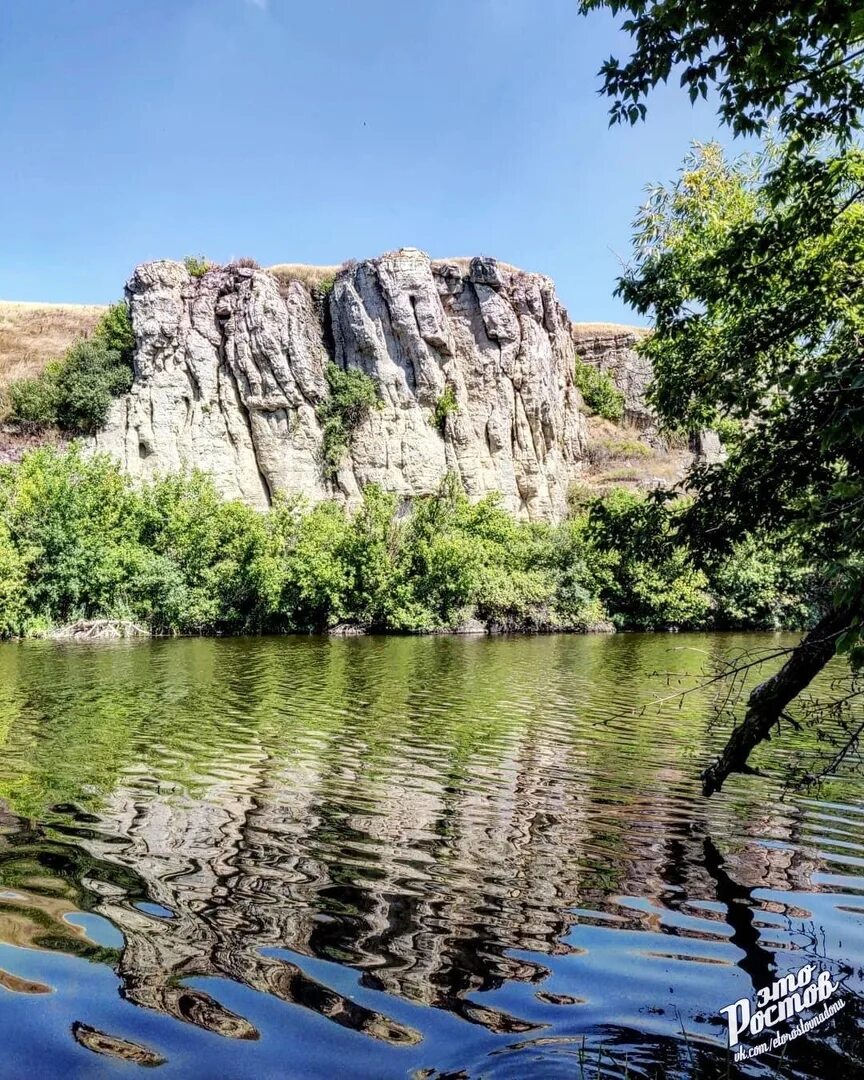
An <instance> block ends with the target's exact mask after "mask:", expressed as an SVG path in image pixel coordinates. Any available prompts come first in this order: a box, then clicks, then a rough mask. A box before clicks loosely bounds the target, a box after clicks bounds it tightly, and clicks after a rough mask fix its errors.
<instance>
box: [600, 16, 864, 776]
mask: <svg viewBox="0 0 864 1080" xmlns="http://www.w3.org/2000/svg"><path fill="white" fill-rule="evenodd" d="M580 7H581V10H582V11H583V12H589V11H591V10H594V9H598V8H609V9H611V10H612V12H613V13H614V14H618V13H621V12H626V13H627V14H628V17H627V18H626V19H625V21H624V22H623V25H622V29H623V30H624V31H625V32H627V33H629V34H630V36H631V38H632V40H633V53H632V55H631V57H630V58H629V59H628V60H627V61H626V62H625V63H624V64H622V63H620V62H619V61H618V60H616V59H615V58H614V57H613V58H610V59H609V60H608V61H607V62H606V63H605V64H604V65H603V67H602V69H601V75H602V78H603V92H604V93H605V94H607V95H608V96H610V97H612V98H613V105H612V110H611V113H612V120H613V122H614V121H622V120H626V121H629V122H631V123H635V122H637V121H638V120H640V119H641V118H644V116H645V112H646V108H645V104H644V99H645V98H646V97H647V96H648V94H649V93H650V91H651V90H652V88H653V87H655V86H656V85H657V83H658V82H661V81H663V82H665V81H666V80H667V79H668V78H669V76H670V75H671V74H672V73H673V71H675V72H676V73H677V71H678V70H680V71H681V76H680V80H681V84H682V86H685V87H687V88H688V91H689V95H690V98H691V100H695V99H696V98H697V97H698V96H699V95H700V94H701V95H702V96H707V94H708V90H709V88H712V87H713V88H715V89H716V90H717V92H718V94H719V99H720V108H719V114H720V117H721V120H722V121H723V122H724V123H725V124H727V125H728V126H730V127H731V128H732V130H733V131H734V132H735V133H736V134H740V133H745V134H764V133H765V132H766V131H767V129H768V125H769V123H770V122H772V121H774V122H776V124H777V127H778V129H779V131H780V134H781V137H782V138H785V140H786V141H785V144H784V145H781V146H778V147H772V146H769V147H768V148H767V150H766V152H765V153H764V154H763V155H762V156H760V157H759V158H757V159H756V160H755V161H750V162H743V163H738V164H736V165H734V166H729V165H727V164H726V163H725V162H724V161H723V160H722V156H721V155H720V152H719V150H717V149H716V148H702V149H701V150H697V152H696V155H695V156H694V157H691V159H690V160H689V161H688V162H687V163H686V165H685V169H684V171H683V173H682V175H681V176H680V177H679V180H678V181H677V183H675V184H673V185H671V186H670V187H667V188H657V189H655V190H654V191H653V192H652V195H651V198H650V199H649V203H648V206H647V207H646V208H645V210H644V211H643V213H642V214H641V215H640V217H639V219H638V220H637V226H636V254H635V258H634V263H633V266H632V268H631V269H630V271H629V272H628V273H627V274H626V275H625V277H624V278H623V280H622V282H621V285H620V290H619V291H620V292H621V294H622V295H623V296H624V297H625V298H626V299H628V300H629V301H630V303H631V304H632V305H633V306H634V307H635V308H636V310H637V311H640V312H641V313H643V314H646V315H650V316H651V317H652V318H653V320H654V324H655V329H654V333H653V335H651V337H650V339H649V340H648V341H647V342H646V344H645V348H646V350H647V351H648V354H649V355H650V356H651V359H652V361H653V363H654V366H655V384H654V390H653V401H654V404H655V406H656V407H657V409H658V411H659V413H660V415H661V418H662V419H663V421H664V422H665V423H666V425H667V426H668V427H671V428H677V429H680V428H681V427H687V426H695V425H699V424H702V423H704V422H705V421H706V420H708V419H709V418H710V419H713V420H715V422H716V421H717V420H719V421H720V422H721V423H722V422H726V421H728V420H743V421H746V424H745V426H744V427H743V428H742V430H741V432H740V434H736V436H735V438H734V439H732V440H731V441H730V443H729V444H728V445H729V449H730V454H729V457H728V459H727V461H726V462H725V463H722V464H719V465H715V466H712V467H706V468H701V469H697V470H696V472H695V473H694V475H692V476H691V478H690V484H691V487H692V488H693V490H695V492H696V493H697V498H696V500H695V502H694V504H693V510H692V513H691V515H690V532H691V535H697V534H698V535H699V536H700V537H701V542H702V543H703V545H705V544H707V545H709V546H711V547H714V548H715V549H716V548H720V547H722V546H723V545H724V544H725V545H727V546H728V545H729V544H730V538H731V534H732V533H733V532H734V533H736V534H737V535H739V536H740V535H742V534H743V535H744V536H748V535H757V534H759V533H762V534H763V535H764V534H765V533H770V534H773V535H774V536H775V537H779V536H784V535H785V536H786V537H788V539H789V541H790V542H791V543H793V544H795V545H797V546H798V548H799V549H800V551H801V552H802V555H803V556H804V557H805V558H808V557H809V558H812V560H813V562H814V565H815V566H816V567H818V568H820V570H821V573H822V574H823V576H824V578H825V580H826V581H827V582H828V583H829V585H830V592H831V599H830V602H829V603H828V604H826V606H825V609H824V611H823V614H822V615H821V617H820V618H819V620H818V621H817V623H816V625H815V626H814V627H813V628H812V630H811V631H810V632H809V633H808V634H807V635H806V636H805V637H804V638H803V640H802V641H801V643H800V644H799V645H798V647H797V648H795V649H794V650H793V651H792V652H791V653H790V655H789V656H788V657H787V659H786V662H785V663H784V664H783V667H782V668H781V669H780V671H778V672H777V673H776V674H775V675H774V676H772V677H771V678H769V679H767V680H766V681H765V682H764V683H762V684H760V685H759V686H758V687H757V688H756V689H755V690H754V691H753V692H752V693H751V694H750V696H749V698H748V702H747V708H746V713H745V716H744V718H743V720H742V721H741V722H740V723H739V724H738V725H737V727H736V728H735V729H734V730H733V732H732V734H731V736H730V738H729V741H728V743H727V745H726V747H725V749H724V751H723V753H722V754H721V755H720V757H719V758H718V759H717V761H716V762H714V763H712V765H711V766H709V768H708V769H707V770H706V772H705V774H704V777H703V788H704V791H705V793H706V794H709V795H710V794H711V793H712V792H714V791H716V790H718V789H719V788H720V787H721V785H722V784H723V782H724V780H725V779H726V777H727V776H728V775H729V774H730V773H731V772H746V771H749V770H750V766H749V764H748V758H749V756H750V753H751V752H752V750H753V749H754V748H755V747H756V746H757V745H758V743H759V742H761V741H762V740H763V739H765V738H768V737H769V735H770V732H771V729H772V728H773V727H774V726H775V725H776V724H777V723H779V720H780V718H781V717H782V716H783V715H785V712H786V710H787V708H788V707H789V705H790V704H791V703H792V702H793V701H794V700H795V699H796V698H797V697H798V695H799V694H800V693H801V692H802V691H803V690H804V689H805V688H806V687H807V686H808V685H809V683H810V681H811V680H812V678H813V677H814V676H815V675H816V674H817V673H818V672H819V671H820V670H821V669H822V668H823V667H824V665H825V664H826V663H827V662H828V661H829V660H830V659H831V658H832V657H833V656H834V655H835V654H836V653H837V652H838V651H839V652H845V653H847V654H848V656H849V659H850V663H851V665H852V669H853V671H854V670H857V669H858V668H859V667H860V666H861V662H862V659H864V657H862V652H864V650H862V646H861V622H862V604H864V576H862V568H861V562H862V557H861V545H860V539H859V538H860V535H861V525H862V522H861V520H860V518H861V513H862V503H864V497H862V480H861V462H862V461H864V447H862V434H864V414H862V403H861V395H862V391H864V376H862V375H861V359H862V351H864V295H862V283H864V273H862V271H864V263H862V214H864V206H862V197H864V169H862V153H861V151H860V149H858V148H857V147H856V146H855V144H854V141H853V140H854V137H855V135H856V133H857V131H858V130H860V127H861V115H862V110H864V80H862V71H864V67H862V65H864V12H862V9H861V8H860V5H857V4H849V3H839V4H837V3H831V2H828V0H807V2H805V3H798V2H795V3H792V2H791V0H769V3H768V5H767V6H764V5H763V6H758V7H754V6H753V5H752V4H749V3H746V4H745V3H743V2H738V0H733V2H732V4H731V6H730V4H729V3H724V4H723V5H720V4H718V3H716V2H715V0H700V2H699V3H698V4H695V5H693V4H683V3H681V2H680V0H672V2H669V3H661V4H648V3H646V2H644V0H628V2H622V0H581V4H580ZM679 393H680V395H681V396H680V398H678V399H677V400H676V397H675V395H676V394H679ZM853 743H854V737H853V738H852V739H851V740H850V743H849V744H848V746H849V747H851V746H852V745H853ZM847 749H848V747H847ZM842 754H843V751H842V750H841V753H840V756H841V757H842Z"/></svg>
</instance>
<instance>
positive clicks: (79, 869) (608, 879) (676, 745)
mask: <svg viewBox="0 0 864 1080" xmlns="http://www.w3.org/2000/svg"><path fill="white" fill-rule="evenodd" d="M788 641H789V639H783V638H780V637H777V636H773V635H746V636H734V635H714V636H712V635H617V636H598V637H567V636H560V637H534V638H531V637H523V638H499V639H486V638H454V637H439V638H435V637H432V638H357V639H316V638H293V639H291V638H281V639H275V638H272V639H230V640H229V639H222V640H218V639H217V640H212V639H211V640H182V641H155V642H154V641H146V642H139V643H133V642H128V643H118V644H107V645H105V644H103V645H76V644H65V645H61V644H57V643H53V642H32V643H26V644H7V645H0V741H2V752H0V1076H2V1077H14V1078H21V1077H49V1078H53V1077H64V1078H68V1077H103V1076H114V1075H117V1076H127V1077H128V1076H132V1075H135V1074H137V1073H138V1072H140V1071H141V1070H142V1068H143V1067H144V1066H145V1065H147V1064H149V1065H158V1068H157V1070H156V1073H157V1074H158V1075H160V1076H165V1077H182V1078H184V1080H186V1078H202V1080H204V1078H206V1080H214V1078H231V1080H238V1078H247V1077H248V1078H255V1080H260V1078H265V1077H303V1078H306V1077H321V1078H328V1080H329V1078H335V1077H348V1078H355V1077H357V1078H361V1077H362V1078H366V1077H368V1078H374V1080H384V1078H389V1077H404V1078H413V1080H420V1078H424V1080H431V1078H439V1080H444V1078H449V1080H457V1078H469V1077H470V1078H472V1080H473V1078H479V1077H508V1078H509V1077H513V1078H520V1080H521V1078H524V1077H529V1078H532V1080H533V1078H545V1077H556V1078H557V1077H577V1078H582V1077H585V1078H588V1077H591V1078H593V1077H599V1076H604V1077H605V1076H616V1077H667V1076H668V1077H678V1076H680V1077H714V1076H716V1077H721V1076H722V1077H726V1076H739V1075H743V1076H766V1077H769V1076H770V1077H773V1076H789V1077H793V1076H794V1077H819V1078H821V1077H829V1076H830V1077H831V1078H832V1080H834V1078H836V1080H841V1078H844V1080H845V1078H847V1077H857V1076H862V1075H864V1067H862V1064H861V1056H862V1053H861V1031H862V1027H861V1024H862V1015H864V1010H862V1007H861V1000H862V999H861V996H860V995H861V993H862V991H864V978H862V976H864V973H862V967H864V784H862V782H861V781H860V780H855V779H841V780H838V781H833V782H832V783H831V785H830V786H829V787H826V788H822V789H820V790H818V791H816V792H814V791H810V792H809V793H807V794H795V795H789V794H787V793H785V791H784V788H783V785H782V779H781V778H782V775H783V774H784V773H785V771H786V770H787V769H788V768H789V767H790V765H791V764H793V763H794V762H796V761H798V760H799V759H800V760H802V761H804V762H805V764H806V763H807V761H808V759H809V758H810V757H812V755H814V754H819V753H823V752H824V750H825V747H824V746H823V745H822V743H821V741H820V740H819V739H818V738H817V737H816V736H815V735H814V734H813V732H811V731H808V730H807V729H804V730H802V731H801V732H797V733H796V732H795V731H794V730H792V729H791V728H788V730H784V732H783V737H782V739H780V740H774V741H773V742H772V744H771V746H770V747H769V748H768V750H767V752H766V753H764V754H763V755H762V757H761V763H762V766H763V767H764V769H765V770H766V771H767V772H768V773H769V775H768V776H766V777H748V778H735V779H733V780H732V781H730V782H729V784H728V785H727V789H726V790H724V792H723V793H722V794H721V795H720V796H715V797H714V798H713V799H711V800H709V801H706V800H704V799H702V797H701V796H700V794H699V789H698V779H697V777H698V772H699V769H700V767H701V766H702V764H704V762H705V761H706V760H707V759H708V757H709V756H710V753H711V751H712V749H716V747H717V745H718V744H719V741H720V738H721V733H720V732H715V731H713V730H712V726H711V725H710V724H709V719H710V714H711V712H712V709H713V708H714V707H716V706H717V705H718V703H719V702H720V701H721V699H720V697H719V694H720V692H721V691H720V687H719V684H718V685H715V686H713V687H710V688H706V689H702V690H697V692H694V693H692V694H689V695H687V696H686V697H684V698H683V699H676V698H675V697H674V695H675V694H676V693H677V692H678V691H679V690H681V689H686V688H688V687H692V686H695V685H696V683H695V681H694V680H695V679H696V677H698V676H699V675H700V673H708V672H710V671H712V670H715V666H716V665H717V664H718V663H720V662H722V660H723V658H728V657H730V656H732V655H735V654H737V653H740V652H741V651H742V650H748V651H749V652H752V651H753V650H760V649H765V650H770V649H774V648H776V647H777V646H778V644H783V643H784V642H786V643H787V644H788ZM828 688H829V686H828V680H827V679H826V680H823V684H822V690H823V691H824V690H826V689H828ZM662 698H665V699H667V700H665V701H658V699H662ZM847 719H848V718H847ZM835 722H836V723H841V722H845V721H844V718H843V717H840V718H839V719H838V720H837V721H834V720H832V721H830V722H829V723H828V726H829V727H830V726H831V725H832V724H834V723H835ZM808 963H810V964H812V965H814V966H815V967H814V970H816V971H819V970H823V969H827V970H830V972H831V973H832V974H831V978H832V980H833V981H834V984H835V985H836V986H837V990H836V991H835V993H834V997H833V998H832V1000H834V1001H837V1000H842V1001H843V1007H842V1009H841V1010H840V1011H838V1013H837V1014H836V1016H834V1017H833V1018H831V1019H829V1020H827V1021H826V1022H825V1023H824V1024H822V1025H820V1026H818V1027H816V1028H814V1029H813V1030H812V1031H811V1032H810V1033H808V1034H805V1035H803V1036H801V1037H800V1038H798V1039H795V1040H793V1041H790V1042H788V1043H787V1044H786V1046H785V1048H784V1050H783V1051H778V1052H777V1053H776V1054H774V1056H770V1055H769V1056H765V1055H762V1056H759V1057H755V1058H752V1059H750V1060H749V1061H747V1062H743V1063H736V1062H735V1061H734V1060H733V1059H732V1058H731V1056H730V1054H729V1052H728V1050H727V1043H728V1037H727V1031H726V1020H725V1016H724V1015H723V1014H721V1011H720V1010H721V1009H722V1008H723V1007H724V1006H727V1005H729V1004H731V1003H733V1002H735V1001H737V1000H739V999H742V998H745V999H750V998H752V996H753V994H754V992H755V990H756V989H758V988H759V987H762V986H766V985H768V984H770V983H771V982H772V980H773V979H775V978H777V977H778V976H780V975H784V974H786V973H787V972H795V971H798V970H799V969H800V968H801V967H802V966H803V965H805V964H808ZM753 1008H754V1010H755V1008H756V1006H755V1005H754V1006H753ZM815 1012H816V1010H815V1009H814V1010H813V1011H812V1012H805V1013H803V1014H802V1015H803V1017H805V1018H806V1017H809V1016H812V1015H815ZM792 1026H793V1022H792V1021H789V1022H787V1023H786V1024H784V1025H781V1026H779V1027H777V1028H776V1029H775V1030H776V1031H781V1030H787V1031H788V1030H790V1029H791V1028H792ZM772 1033H773V1032H772ZM759 1041H760V1040H759V1039H758V1038H754V1037H753V1036H751V1035H749V1034H747V1033H745V1034H744V1035H742V1044H741V1045H746V1046H753V1045H755V1044H756V1043H758V1042H759Z"/></svg>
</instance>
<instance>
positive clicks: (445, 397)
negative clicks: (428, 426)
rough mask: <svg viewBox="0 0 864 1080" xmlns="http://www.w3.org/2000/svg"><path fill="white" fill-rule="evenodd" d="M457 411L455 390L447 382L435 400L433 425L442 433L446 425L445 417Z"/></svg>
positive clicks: (457, 404) (457, 403)
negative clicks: (442, 391)
mask: <svg viewBox="0 0 864 1080" xmlns="http://www.w3.org/2000/svg"><path fill="white" fill-rule="evenodd" d="M457 412H459V402H458V401H457V400H456V391H455V390H454V389H453V387H452V386H451V385H450V383H448V384H447V385H446V386H445V387H444V393H443V394H442V395H441V396H440V397H439V398H438V400H437V401H436V402H435V412H434V420H435V427H436V428H437V429H438V431H439V432H440V433H441V434H442V435H443V434H444V429H445V428H446V426H447V417H448V416H452V415H453V414H454V413H457Z"/></svg>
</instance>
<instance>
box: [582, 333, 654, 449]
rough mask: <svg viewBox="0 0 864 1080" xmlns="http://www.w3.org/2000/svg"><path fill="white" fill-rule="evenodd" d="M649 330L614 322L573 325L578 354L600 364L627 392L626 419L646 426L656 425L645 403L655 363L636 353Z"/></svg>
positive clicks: (591, 362)
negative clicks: (652, 366)
mask: <svg viewBox="0 0 864 1080" xmlns="http://www.w3.org/2000/svg"><path fill="white" fill-rule="evenodd" d="M645 333H646V331H645V330H641V329H639V327H636V326H616V325H615V324H614V323H574V324H573V326H572V327H571V334H572V337H573V347H574V349H575V351H576V355H577V356H578V357H579V359H580V360H582V361H583V362H584V363H586V364H591V365H592V366H595V367H599V368H600V370H601V371H605V372H606V374H607V375H608V376H609V377H610V378H611V379H612V381H613V382H614V383H615V385H616V386H617V387H618V389H619V390H620V391H621V392H622V393H623V394H624V419H625V421H626V422H627V423H629V424H631V425H633V426H635V427H639V428H642V429H647V428H653V427H654V425H655V417H654V414H653V413H652V412H651V410H650V409H649V408H648V406H647V404H646V403H645V393H646V391H647V389H648V384H649V383H650V382H651V374H652V372H651V364H650V362H649V361H648V360H646V359H645V358H644V357H642V356H640V355H639V354H638V353H637V352H636V345H637V344H638V343H639V341H640V339H641V338H643V337H644V336H645Z"/></svg>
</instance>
